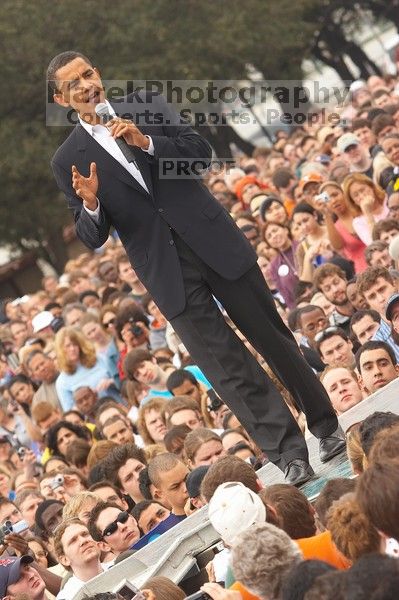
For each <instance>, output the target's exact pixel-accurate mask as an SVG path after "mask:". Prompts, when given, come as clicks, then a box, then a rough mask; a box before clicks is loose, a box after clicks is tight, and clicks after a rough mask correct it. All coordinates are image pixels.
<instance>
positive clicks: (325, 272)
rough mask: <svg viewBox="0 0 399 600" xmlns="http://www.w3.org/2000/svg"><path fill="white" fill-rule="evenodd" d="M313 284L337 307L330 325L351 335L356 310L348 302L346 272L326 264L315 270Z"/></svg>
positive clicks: (331, 317)
mask: <svg viewBox="0 0 399 600" xmlns="http://www.w3.org/2000/svg"><path fill="white" fill-rule="evenodd" d="M313 283H314V286H315V288H317V289H318V290H319V291H320V292H322V293H323V294H324V296H325V297H326V298H327V300H329V301H330V302H331V303H332V304H333V305H334V306H335V308H334V311H333V312H332V314H331V316H330V324H331V325H333V326H334V327H341V328H342V329H344V331H345V332H346V333H348V334H349V323H350V318H351V316H352V315H353V313H354V309H353V306H352V304H351V303H350V302H349V300H348V294H347V285H348V282H347V280H346V277H345V273H344V271H343V270H342V269H341V268H340V267H338V266H337V265H333V264H332V263H325V264H324V265H321V266H320V267H317V269H316V270H315V272H314V275H313Z"/></svg>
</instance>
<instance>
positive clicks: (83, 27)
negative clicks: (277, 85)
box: [0, 0, 396, 251]
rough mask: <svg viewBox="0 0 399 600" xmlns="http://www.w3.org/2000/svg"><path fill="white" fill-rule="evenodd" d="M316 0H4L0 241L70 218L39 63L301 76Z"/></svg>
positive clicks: (42, 232) (109, 71)
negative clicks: (65, 56)
mask: <svg viewBox="0 0 399 600" xmlns="http://www.w3.org/2000/svg"><path fill="white" fill-rule="evenodd" d="M395 3H396V0H395ZM328 4H331V3H328ZM322 6H323V3H320V1H317V0H297V1H296V2H292V0H279V2H273V1H271V0H270V1H265V0H246V1H245V2H242V0H240V1H238V0H201V1H200V2H198V0H195V1H194V0H154V1H153V2H148V1H145V0H114V2H112V3H109V2H106V1H105V0H85V1H84V2H82V0H66V1H58V2H57V1H56V2H54V1H50V0H35V1H34V2H32V0H3V2H2V20H1V21H0V48H1V56H2V58H3V60H2V61H1V64H0V75H1V81H2V84H3V85H2V95H1V101H0V102H1V104H0V108H1V116H2V123H1V125H2V126H1V129H0V144H1V148H2V151H3V152H2V168H1V194H2V196H1V202H0V241H1V243H2V244H5V243H10V244H13V245H15V246H16V247H30V245H31V243H32V241H33V242H35V243H37V244H38V245H39V247H40V248H42V249H43V250H44V251H46V250H51V248H50V247H49V246H48V242H49V240H51V239H54V238H55V239H56V240H57V243H59V241H60V239H61V238H60V231H61V227H62V225H63V224H65V223H66V222H67V219H68V216H67V211H66V208H65V202H64V201H63V199H62V198H61V196H60V194H59V193H58V191H57V189H56V186H55V183H54V181H53V177H52V173H51V170H50V166H49V161H50V157H51V155H52V154H53V152H54V151H55V149H56V148H57V147H58V145H59V144H60V142H61V141H62V140H63V139H65V137H66V135H67V134H68V130H67V129H64V128H60V127H46V120H45V103H46V86H45V69H46V66H47V64H48V62H49V60H50V59H51V58H52V57H53V56H54V55H55V54H57V53H58V52H62V51H63V50H66V49H76V50H79V51H81V52H83V53H85V54H87V55H88V56H89V57H91V58H92V60H93V62H94V63H95V64H96V65H98V66H99V67H100V69H101V73H102V76H103V78H104V79H132V78H133V79H185V80H186V79H223V80H239V79H243V78H246V77H247V74H248V67H249V65H251V66H253V67H254V68H255V69H256V70H257V71H259V72H260V73H261V75H262V76H263V77H264V78H265V79H268V80H274V79H300V77H301V62H302V60H303V58H304V57H306V56H310V53H311V50H312V45H313V40H314V36H315V34H316V33H317V32H318V31H319V29H320V19H321V18H322V12H323V10H321V7H322ZM223 134H225V132H223ZM220 137H221V139H222V135H221V136H220Z"/></svg>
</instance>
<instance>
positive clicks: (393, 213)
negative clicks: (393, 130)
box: [388, 140, 399, 219]
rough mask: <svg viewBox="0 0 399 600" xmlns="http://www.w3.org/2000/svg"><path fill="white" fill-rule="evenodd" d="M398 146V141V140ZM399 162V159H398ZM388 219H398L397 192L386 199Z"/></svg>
mask: <svg viewBox="0 0 399 600" xmlns="http://www.w3.org/2000/svg"><path fill="white" fill-rule="evenodd" d="M398 144H399V140H398ZM398 162H399V157H398ZM388 208H389V218H390V219H399V192H394V193H393V194H391V195H390V196H389V198H388Z"/></svg>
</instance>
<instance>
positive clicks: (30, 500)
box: [19, 495, 43, 527]
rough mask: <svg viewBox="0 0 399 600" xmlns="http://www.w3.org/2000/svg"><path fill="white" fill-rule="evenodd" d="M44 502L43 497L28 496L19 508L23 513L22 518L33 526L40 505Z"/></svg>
mask: <svg viewBox="0 0 399 600" xmlns="http://www.w3.org/2000/svg"><path fill="white" fill-rule="evenodd" d="M42 502H43V498H38V497H37V496H34V495H32V496H28V497H27V498H26V500H24V501H23V502H21V504H20V505H19V509H20V511H21V514H22V518H23V519H25V521H27V522H28V524H29V527H33V525H34V524H35V514H36V511H37V508H38V506H39V505H40V504H41V503H42Z"/></svg>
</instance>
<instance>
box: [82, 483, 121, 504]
mask: <svg viewBox="0 0 399 600" xmlns="http://www.w3.org/2000/svg"><path fill="white" fill-rule="evenodd" d="M104 487H110V488H111V489H113V490H114V492H115V494H116V495H117V496H119V498H120V499H121V500H123V499H124V496H123V494H122V492H121V490H120V489H119V488H118V487H117V486H116V485H115V484H113V483H112V482H111V481H108V479H102V480H101V481H97V482H96V483H93V485H91V486H90V487H89V490H88V491H89V492H95V491H96V490H99V489H101V488H104Z"/></svg>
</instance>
